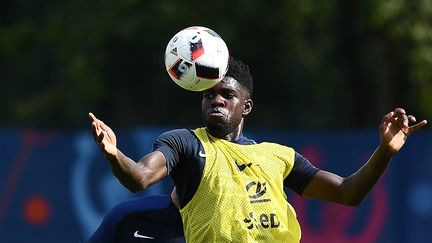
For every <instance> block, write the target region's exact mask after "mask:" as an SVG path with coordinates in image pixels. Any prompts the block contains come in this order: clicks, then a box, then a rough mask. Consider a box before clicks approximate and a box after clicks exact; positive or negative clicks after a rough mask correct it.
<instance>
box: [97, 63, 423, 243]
mask: <svg viewBox="0 0 432 243" xmlns="http://www.w3.org/2000/svg"><path fill="white" fill-rule="evenodd" d="M252 92H253V83H252V77H251V75H250V72H249V68H248V66H247V65H245V64H243V63H242V62H241V61H238V60H235V59H232V58H231V59H230V62H229V69H228V72H227V74H226V76H225V77H224V79H223V80H222V81H221V82H220V83H218V84H217V85H216V86H214V87H212V88H210V89H208V90H205V91H203V96H202V105H201V109H202V117H203V121H204V125H205V127H202V128H197V129H195V130H187V129H179V130H172V131H168V132H166V133H164V134H162V135H160V137H159V138H158V139H157V140H156V141H155V142H154V146H153V151H152V152H150V153H149V154H146V155H145V156H143V157H142V158H141V159H140V160H139V161H138V162H135V161H133V160H132V159H130V158H129V157H127V156H126V155H125V154H123V153H122V152H121V151H120V150H119V149H118V148H117V139H116V136H115V133H114V132H113V131H112V130H111V128H110V127H109V126H107V125H105V124H104V123H103V122H102V121H101V120H99V119H98V118H96V117H95V116H94V115H93V114H92V113H89V117H90V120H91V122H92V132H93V136H94V138H95V141H96V143H97V144H98V146H99V147H100V149H101V151H102V153H103V154H104V156H105V158H106V160H107V161H108V162H109V164H110V166H111V168H112V171H113V173H114V175H115V176H116V177H117V178H118V179H119V180H120V182H121V183H122V184H123V185H124V186H125V187H127V188H128V189H129V190H131V191H133V192H137V191H141V190H144V189H145V188H147V187H149V186H151V185H152V184H154V183H156V182H158V181H159V180H161V179H162V178H164V177H165V176H167V175H170V176H171V177H172V179H173V181H174V184H175V185H176V188H177V194H178V199H179V208H180V214H181V217H182V221H183V226H184V227H183V229H184V235H185V238H186V241H188V242H256V241H266V242H299V241H300V237H301V233H300V226H299V223H298V221H297V219H296V214H295V211H294V209H293V208H292V206H291V205H290V204H289V203H288V201H287V197H286V194H285V193H284V187H289V188H291V189H292V190H294V191H295V192H297V193H299V194H300V195H302V196H305V197H308V198H315V199H321V200H325V201H331V202H335V203H340V204H344V205H352V206H355V205H358V204H359V203H360V202H361V201H362V200H363V199H364V198H365V196H366V195H367V194H368V193H369V191H370V190H371V189H372V187H373V186H374V185H375V183H376V182H377V180H378V179H379V178H380V176H381V175H382V173H383V172H384V170H385V168H386V167H387V165H388V164H389V162H390V160H391V158H392V156H393V155H394V154H395V153H396V152H398V151H399V150H400V149H401V148H402V146H403V145H404V144H405V142H406V140H407V138H408V137H409V136H410V135H411V133H412V132H414V131H416V130H418V129H419V128H421V127H423V126H425V125H426V123H427V121H426V120H423V121H421V122H418V123H416V119H415V117H414V116H412V115H407V113H406V111H405V110H404V109H402V108H396V109H395V110H394V111H391V112H389V113H388V114H386V115H384V116H383V119H382V122H381V124H380V127H379V134H380V144H379V145H378V147H377V148H376V150H375V151H374V153H372V155H371V156H370V158H369V159H368V160H367V161H366V162H365V164H364V165H363V166H362V167H361V168H359V169H358V170H357V171H356V172H355V173H353V174H352V175H350V176H348V177H346V178H343V177H341V176H338V175H336V174H333V173H331V172H328V171H325V170H321V169H318V168H315V167H314V166H313V165H312V164H311V163H310V162H309V161H308V160H307V159H306V158H304V157H303V156H302V155H300V154H299V153H297V152H296V151H294V149H292V148H290V147H286V146H282V145H279V144H275V143H269V142H263V143H255V142H254V141H253V140H250V139H248V138H246V137H244V136H243V126H244V123H245V118H246V117H247V115H248V114H250V112H251V111H252V108H253V101H252ZM412 124H413V125H412Z"/></svg>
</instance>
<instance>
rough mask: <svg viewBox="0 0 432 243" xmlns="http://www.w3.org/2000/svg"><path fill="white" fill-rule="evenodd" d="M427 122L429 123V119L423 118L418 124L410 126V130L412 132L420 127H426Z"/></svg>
mask: <svg viewBox="0 0 432 243" xmlns="http://www.w3.org/2000/svg"><path fill="white" fill-rule="evenodd" d="M426 124H427V120H423V121H421V122H419V123H417V124H414V125H412V126H410V127H409V130H410V132H415V131H417V130H419V129H420V128H422V127H424V126H425V125H426Z"/></svg>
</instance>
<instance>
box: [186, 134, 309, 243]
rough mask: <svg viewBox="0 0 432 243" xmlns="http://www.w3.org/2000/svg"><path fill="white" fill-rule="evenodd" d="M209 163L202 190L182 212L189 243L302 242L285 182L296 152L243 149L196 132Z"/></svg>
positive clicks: (269, 147)
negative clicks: (285, 189) (284, 186)
mask: <svg viewBox="0 0 432 243" xmlns="http://www.w3.org/2000/svg"><path fill="white" fill-rule="evenodd" d="M194 133H195V134H196V136H197V137H198V139H199V140H200V141H201V143H202V144H203V147H204V150H205V154H206V163H205V167H204V172H203V176H202V178H201V182H200V185H199V187H198V189H197V191H196V193H195V195H194V196H193V198H192V199H191V201H190V202H189V203H188V204H187V205H186V206H185V207H183V208H182V209H181V210H180V212H181V214H182V218H183V224H184V233H185V237H186V241H188V242H192V243H196V242H236V243H237V242H299V241H300V235H301V233H300V226H299V223H298V221H297V218H296V214H295V211H294V209H293V208H292V207H291V205H290V204H289V203H288V202H287V198H286V195H285V192H284V190H283V181H284V179H285V178H286V177H287V176H288V174H289V173H290V171H291V169H292V167H293V163H294V150H293V149H292V148H289V147H285V146H282V145H278V144H274V143H260V144H254V145H241V144H236V143H232V142H229V141H226V140H224V139H218V138H215V137H212V136H211V135H210V134H208V133H207V132H206V130H205V128H199V129H196V130H195V131H194Z"/></svg>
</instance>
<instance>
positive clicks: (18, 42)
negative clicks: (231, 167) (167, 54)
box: [0, 0, 432, 129]
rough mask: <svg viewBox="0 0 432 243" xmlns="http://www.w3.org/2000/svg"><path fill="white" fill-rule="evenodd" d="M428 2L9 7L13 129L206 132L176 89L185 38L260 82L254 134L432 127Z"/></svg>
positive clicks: (189, 97)
mask: <svg viewBox="0 0 432 243" xmlns="http://www.w3.org/2000/svg"><path fill="white" fill-rule="evenodd" d="M431 18H432V3H431V2H430V1H428V0H420V1H414V2H412V1H408V0H394V1H384V0H375V1H372V0H366V1H360V2H352V1H343V0H330V1H319V0H318V1H317V0H314V1H313V0H303V1H270V2H263V1H258V0H248V1H246V0H241V1H227V0H221V1H213V2H206V3H205V4H203V2H202V1H197V0H190V1H187V2H184V1H183V2H180V1H172V0H159V1H156V0H147V1H143V0H125V1H113V0H108V1H107V0H104V1H101V0H96V1H92V2H88V1H84V0H74V1H72V0H65V1H62V2H56V1H49V0H44V1H36V2H27V1H23V0H17V1H12V2H11V1H3V2H1V3H0V80H1V84H2V88H1V89H0V112H1V114H2V119H1V120H0V125H3V126H26V127H59V128H60V127H82V126H87V123H86V122H87V120H86V119H87V117H86V113H87V112H88V111H90V110H91V111H94V112H96V113H98V114H100V115H101V116H102V117H103V118H104V119H106V120H107V121H108V122H110V123H112V124H114V125H115V126H139V125H144V124H147V125H149V124H165V125H195V124H197V123H199V121H200V112H199V104H200V94H199V93H191V92H188V91H185V90H182V89H180V88H179V87H177V86H176V85H175V84H174V83H173V82H171V81H170V80H169V78H168V75H167V74H166V72H165V70H164V69H165V67H164V63H163V53H164V51H165V47H166V44H167V42H168V40H169V39H170V38H171V37H172V35H173V34H174V33H176V32H177V31H179V30H180V29H182V28H184V27H187V26H191V25H203V26H207V27H210V28H212V29H214V30H216V31H217V32H218V33H219V34H220V35H221V36H222V37H223V38H224V39H225V41H226V42H227V44H228V46H229V48H230V53H231V54H232V55H233V56H236V57H238V58H240V59H242V60H244V61H245V62H246V63H248V64H249V65H250V67H251V71H252V74H253V76H254V79H255V87H256V89H255V96H254V99H255V101H256V102H255V110H254V112H253V114H252V119H249V120H250V121H248V123H250V124H251V125H253V126H270V125H271V126H290V127H293V128H312V129H321V128H327V129H330V128H354V127H369V126H372V127H376V126H377V124H378V123H379V120H380V119H381V116H382V115H383V114H384V113H385V112H387V111H388V110H389V109H392V108H394V107H395V106H404V107H407V108H409V109H410V111H412V112H414V113H416V114H417V115H418V116H419V117H421V118H427V117H430V116H432V107H431V106H430V105H429V104H431V103H432V82H431V80H432V71H431V70H432V69H431V68H430V66H431V64H432V42H431V38H432V30H431V26H430V25H429V24H428V23H431V21H432V19H431Z"/></svg>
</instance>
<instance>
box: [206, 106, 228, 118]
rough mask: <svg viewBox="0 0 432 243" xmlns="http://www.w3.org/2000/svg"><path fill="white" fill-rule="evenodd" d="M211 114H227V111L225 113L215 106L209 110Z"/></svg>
mask: <svg viewBox="0 0 432 243" xmlns="http://www.w3.org/2000/svg"><path fill="white" fill-rule="evenodd" d="M208 115H209V116H218V117H219V116H225V113H223V112H222V111H221V110H220V109H217V108H214V109H211V110H209V112H208Z"/></svg>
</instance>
